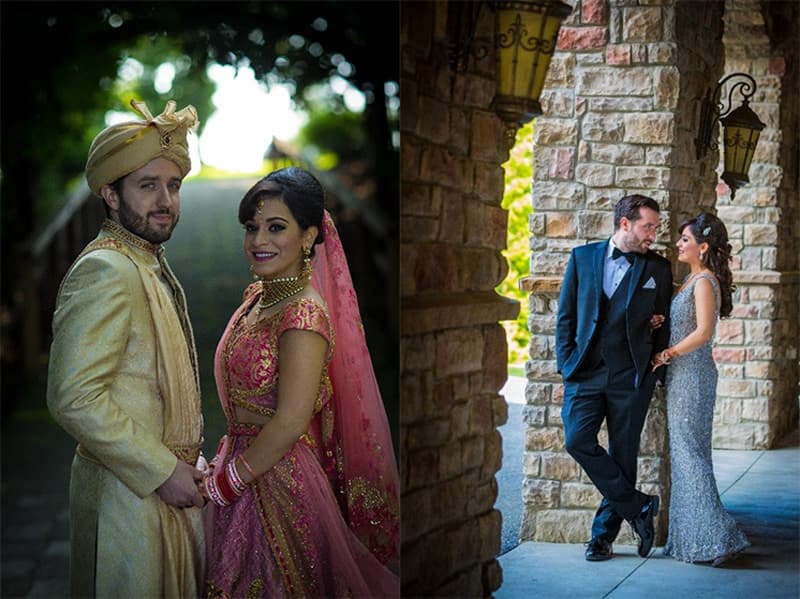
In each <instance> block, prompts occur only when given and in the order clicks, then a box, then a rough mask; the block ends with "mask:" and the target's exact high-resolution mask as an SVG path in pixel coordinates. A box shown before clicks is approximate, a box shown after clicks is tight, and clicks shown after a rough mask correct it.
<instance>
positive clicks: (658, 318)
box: [650, 314, 666, 331]
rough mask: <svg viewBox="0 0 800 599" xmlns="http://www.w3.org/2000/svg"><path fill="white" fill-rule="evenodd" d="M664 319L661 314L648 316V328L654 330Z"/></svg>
mask: <svg viewBox="0 0 800 599" xmlns="http://www.w3.org/2000/svg"><path fill="white" fill-rule="evenodd" d="M664 320H666V319H665V318H664V315H663V314H653V316H651V317H650V330H651V331H655V330H656V329H658V328H660V327H661V325H662V324H664Z"/></svg>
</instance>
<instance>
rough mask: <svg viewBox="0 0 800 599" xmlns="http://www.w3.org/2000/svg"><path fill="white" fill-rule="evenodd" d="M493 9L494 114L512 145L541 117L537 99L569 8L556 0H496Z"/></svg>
mask: <svg viewBox="0 0 800 599" xmlns="http://www.w3.org/2000/svg"><path fill="white" fill-rule="evenodd" d="M494 7H495V23H496V34H495V50H496V52H497V95H496V96H495V98H494V102H493V107H494V110H495V112H497V114H498V115H499V116H500V118H501V119H503V121H504V122H505V123H506V127H507V130H508V134H509V136H510V137H511V143H513V139H514V136H515V135H516V130H517V128H518V127H519V126H520V125H524V124H525V123H527V122H528V121H530V120H531V119H532V118H534V117H537V116H539V115H540V114H542V106H541V104H539V96H540V95H541V93H542V88H543V87H544V80H545V77H546V76H547V68H548V67H549V66H550V59H551V58H552V57H553V53H554V52H555V49H556V42H557V41H558V31H559V29H560V28H561V22H562V21H563V20H564V19H565V18H566V17H568V16H569V14H570V13H571V12H572V7H571V6H570V5H568V4H565V3H563V2H559V1H558V0H498V1H497V2H495V3H494Z"/></svg>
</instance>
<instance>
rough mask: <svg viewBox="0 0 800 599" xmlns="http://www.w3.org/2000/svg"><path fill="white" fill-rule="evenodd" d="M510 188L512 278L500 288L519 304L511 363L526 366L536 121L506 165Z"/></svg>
mask: <svg viewBox="0 0 800 599" xmlns="http://www.w3.org/2000/svg"><path fill="white" fill-rule="evenodd" d="M503 168H504V169H505V173H506V185H505V191H504V193H503V204H502V206H503V208H505V209H506V210H508V245H507V247H506V249H505V250H503V256H505V258H506V259H507V260H508V267H509V268H508V275H507V276H506V278H505V280H504V281H503V282H502V283H500V285H498V287H497V293H499V294H500V295H503V296H506V297H510V298H513V299H515V300H517V301H519V304H520V311H519V316H517V319H516V320H511V321H506V322H503V326H504V327H505V329H506V340H507V341H508V361H509V363H511V364H521V363H524V362H525V360H526V359H527V357H528V346H529V345H530V339H531V334H530V331H529V329H528V315H529V314H530V308H529V306H528V302H529V298H528V294H527V293H526V292H525V291H522V290H521V289H520V288H519V281H520V279H521V278H522V277H525V276H527V275H528V274H530V255H531V250H530V228H529V225H528V220H529V215H530V213H531V210H532V208H531V198H530V194H531V183H532V181H533V122H532V121H531V122H530V123H528V124H527V125H525V126H523V127H521V128H520V129H519V131H517V139H516V142H515V144H514V147H513V148H512V150H511V154H510V156H509V159H508V160H507V161H506V162H505V163H504V164H503Z"/></svg>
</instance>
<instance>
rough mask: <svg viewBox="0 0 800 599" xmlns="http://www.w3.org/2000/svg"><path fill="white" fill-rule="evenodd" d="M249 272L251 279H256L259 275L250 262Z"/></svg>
mask: <svg viewBox="0 0 800 599" xmlns="http://www.w3.org/2000/svg"><path fill="white" fill-rule="evenodd" d="M250 274H251V275H253V280H254V281H258V280H259V279H260V278H261V277H259V276H258V275H257V274H256V267H255V266H253V265H252V264H251V265H250Z"/></svg>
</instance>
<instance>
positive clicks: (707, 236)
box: [678, 212, 736, 318]
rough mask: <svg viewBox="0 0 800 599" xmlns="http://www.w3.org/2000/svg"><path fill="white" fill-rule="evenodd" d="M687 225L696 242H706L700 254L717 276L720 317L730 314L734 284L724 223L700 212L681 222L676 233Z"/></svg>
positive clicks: (680, 232) (680, 231)
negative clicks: (702, 252)
mask: <svg viewBox="0 0 800 599" xmlns="http://www.w3.org/2000/svg"><path fill="white" fill-rule="evenodd" d="M686 227H689V230H690V231H691V232H692V235H693V236H694V238H695V240H696V241H697V243H707V244H708V251H707V252H706V253H705V254H701V255H700V259H701V260H702V261H703V264H705V265H706V266H707V267H708V268H709V269H710V270H711V272H713V273H714V275H715V276H716V277H717V280H718V281H719V285H720V295H721V300H722V301H721V303H720V308H719V315H720V317H722V318H724V317H726V316H730V313H731V311H732V310H733V292H734V291H735V290H736V286H735V285H734V284H733V275H732V274H731V267H730V264H729V263H730V261H731V244H730V243H729V242H728V230H727V229H726V228H725V224H724V223H723V222H722V221H721V220H720V219H719V218H717V217H716V216H714V215H713V214H711V213H709V212H701V213H700V214H698V215H697V216H695V217H694V218H690V219H689V220H686V221H684V222H682V223H681V225H680V226H679V227H678V233H679V234H682V233H683V230H684V229H685V228H686Z"/></svg>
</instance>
